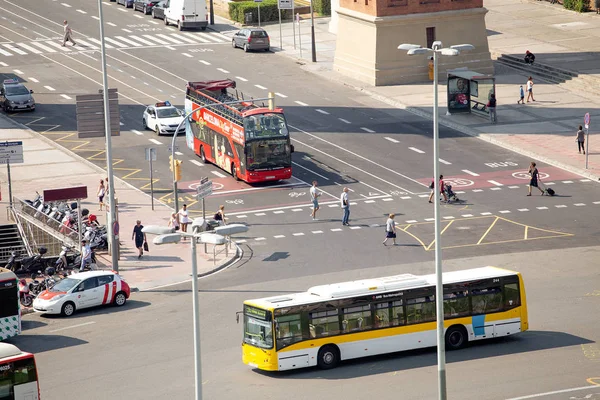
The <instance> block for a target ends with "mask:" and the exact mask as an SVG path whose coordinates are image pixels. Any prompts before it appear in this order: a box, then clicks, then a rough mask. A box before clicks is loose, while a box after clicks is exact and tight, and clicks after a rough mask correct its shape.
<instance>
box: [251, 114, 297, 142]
mask: <svg viewBox="0 0 600 400" xmlns="http://www.w3.org/2000/svg"><path fill="white" fill-rule="evenodd" d="M244 131H245V135H246V140H252V139H263V138H268V137H288V136H289V134H290V133H289V131H288V127H287V123H286V122H285V117H284V116H283V114H276V113H265V114H254V115H250V116H248V117H245V118H244Z"/></svg>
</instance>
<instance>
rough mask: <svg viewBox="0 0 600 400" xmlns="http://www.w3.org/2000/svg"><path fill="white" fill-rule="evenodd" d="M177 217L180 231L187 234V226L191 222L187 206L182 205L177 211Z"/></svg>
mask: <svg viewBox="0 0 600 400" xmlns="http://www.w3.org/2000/svg"><path fill="white" fill-rule="evenodd" d="M177 217H178V218H179V223H180V224H181V231H182V232H187V226H188V224H189V223H191V222H192V220H191V219H190V217H189V215H188V210H187V204H184V205H183V207H181V210H179V213H177Z"/></svg>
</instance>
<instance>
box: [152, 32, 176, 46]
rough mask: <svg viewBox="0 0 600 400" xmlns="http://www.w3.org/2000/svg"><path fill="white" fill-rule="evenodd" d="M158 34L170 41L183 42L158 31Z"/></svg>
mask: <svg viewBox="0 0 600 400" xmlns="http://www.w3.org/2000/svg"><path fill="white" fill-rule="evenodd" d="M156 36H158V37H161V38H163V39H165V40H166V41H167V42H170V43H175V44H181V40H177V39H175V38H172V37H170V36H167V35H164V34H162V33H157V34H156Z"/></svg>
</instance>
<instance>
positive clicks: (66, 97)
mask: <svg viewBox="0 0 600 400" xmlns="http://www.w3.org/2000/svg"><path fill="white" fill-rule="evenodd" d="M60 97H62V98H63V99H67V100H71V99H72V98H71V96H67V95H66V94H61V95H60Z"/></svg>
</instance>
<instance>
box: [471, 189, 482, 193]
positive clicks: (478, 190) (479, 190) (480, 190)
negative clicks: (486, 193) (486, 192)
mask: <svg viewBox="0 0 600 400" xmlns="http://www.w3.org/2000/svg"><path fill="white" fill-rule="evenodd" d="M473 192H475V193H479V192H483V189H473Z"/></svg>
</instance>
